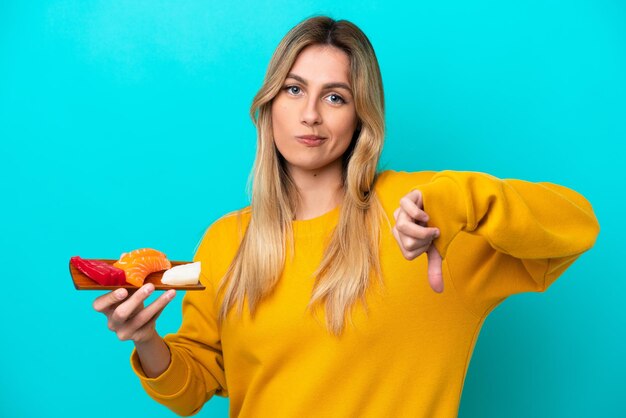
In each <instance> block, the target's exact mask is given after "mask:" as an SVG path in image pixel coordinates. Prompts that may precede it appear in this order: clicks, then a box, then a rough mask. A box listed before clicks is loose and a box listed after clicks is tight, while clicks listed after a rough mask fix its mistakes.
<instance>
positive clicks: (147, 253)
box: [119, 248, 167, 263]
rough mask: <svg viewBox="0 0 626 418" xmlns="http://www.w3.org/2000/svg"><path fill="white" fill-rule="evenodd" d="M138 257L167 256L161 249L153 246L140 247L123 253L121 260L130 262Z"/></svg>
mask: <svg viewBox="0 0 626 418" xmlns="http://www.w3.org/2000/svg"><path fill="white" fill-rule="evenodd" d="M137 257H162V258H167V256H166V255H165V254H164V253H162V252H161V251H159V250H155V249H153V248H139V249H138V250H133V251H130V252H127V253H123V254H122V255H121V256H120V259H119V262H120V263H124V262H128V261H130V260H131V259H134V258H137Z"/></svg>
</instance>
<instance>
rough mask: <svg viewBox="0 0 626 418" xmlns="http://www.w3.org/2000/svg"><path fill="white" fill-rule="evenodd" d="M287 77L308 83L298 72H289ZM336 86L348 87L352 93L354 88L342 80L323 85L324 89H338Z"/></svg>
mask: <svg viewBox="0 0 626 418" xmlns="http://www.w3.org/2000/svg"><path fill="white" fill-rule="evenodd" d="M287 78H293V79H294V80H298V81H299V82H301V83H302V84H304V85H305V86H306V85H307V84H308V83H307V82H306V80H305V79H304V78H302V77H300V76H299V75H297V74H294V73H289V74H288V75H287ZM336 88H341V89H346V90H348V91H349V92H350V94H352V89H351V88H350V86H349V85H348V84H346V83H341V82H333V83H326V84H324V85H323V86H322V89H324V90H327V89H336Z"/></svg>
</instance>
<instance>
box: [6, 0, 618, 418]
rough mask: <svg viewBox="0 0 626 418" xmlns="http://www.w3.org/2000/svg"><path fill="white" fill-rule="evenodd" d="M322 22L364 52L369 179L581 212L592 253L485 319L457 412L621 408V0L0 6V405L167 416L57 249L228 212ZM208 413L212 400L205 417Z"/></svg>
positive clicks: (104, 249) (170, 229) (216, 410)
mask: <svg viewBox="0 0 626 418" xmlns="http://www.w3.org/2000/svg"><path fill="white" fill-rule="evenodd" d="M320 13H323V14H330V15H331V16H332V17H335V18H347V19H349V20H352V21H354V22H355V23H356V24H358V25H359V26H361V27H362V29H363V30H364V31H365V32H366V33H367V34H368V36H369V37H370V39H371V41H372V43H373V45H374V47H375V49H376V51H377V54H378V58H379V61H380V65H381V68H382V72H383V78H384V84H385V89H386V99H387V123H388V135H387V143H386V149H385V152H384V155H383V160H382V165H383V166H384V167H385V168H394V169H404V170H423V169H429V170H441V169H455V170H476V171H486V172H489V173H491V174H494V175H496V176H499V177H505V178H510V177H515V178H523V179H528V180H533V181H540V180H542V181H552V182H556V183H560V184H563V185H565V186H569V187H572V188H574V189H576V190H578V191H579V192H581V193H583V194H584V195H585V196H587V197H588V199H589V200H590V201H591V202H592V204H593V206H594V208H595V211H596V213H597V215H598V217H599V219H600V223H601V227H602V231H601V234H600V237H599V239H598V241H597V244H596V246H595V248H593V249H592V250H591V251H590V252H589V253H587V254H585V255H584V256H582V257H581V258H580V260H579V261H578V262H577V263H576V264H574V266H573V267H571V268H570V270H568V271H567V272H566V273H565V274H564V276H563V277H562V278H561V279H560V280H558V281H557V282H556V283H555V284H554V285H553V286H552V287H551V288H550V289H549V290H548V291H547V292H546V293H544V294H525V295H519V296H515V297H512V298H511V299H509V300H508V301H507V302H505V303H504V304H503V305H501V306H500V307H498V308H497V309H496V310H495V311H494V312H493V313H492V314H491V316H490V317H489V318H488V319H487V321H486V322H485V325H484V327H483V331H482V334H481V337H480V339H479V341H478V344H477V345H476V350H475V353H474V357H473V360H472V362H471V365H470V368H469V371H468V376H467V380H466V384H465V390H464V393H463V398H462V402H461V409H460V416H461V417H464V418H469V417H503V416H507V417H530V416H532V417H592V416H593V417H623V416H626V407H625V406H624V403H623V397H622V396H623V394H624V392H626V391H625V389H626V383H624V376H626V355H625V354H626V343H625V335H624V334H625V329H626V327H625V325H626V314H625V311H624V308H623V306H624V303H623V295H624V293H625V290H626V285H625V283H624V276H625V274H624V267H623V265H622V264H621V263H620V262H623V261H624V258H625V257H624V256H625V255H626V252H625V251H624V245H623V240H622V239H621V238H622V237H623V232H624V227H623V225H624V221H623V213H624V209H623V208H624V204H625V202H626V200H625V199H624V177H625V176H624V174H623V172H622V169H623V167H624V165H625V164H624V163H625V162H626V161H625V158H624V153H623V150H622V144H623V143H624V141H625V140H626V122H625V118H626V103H625V99H624V98H625V97H626V6H625V3H624V2H623V1H619V0H613V1H610V0H578V1H566V0H563V1H549V2H546V1H540V0H530V1H524V2H501V1H488V0H476V1H463V0H457V1H453V0H447V1H439V2H422V1H417V2H410V3H409V2H393V1H368V0H364V1H359V2H354V3H352V4H346V5H343V4H342V2H339V1H336V0H333V1H297V2H287V1H271V2H269V1H258V0H257V1H239V2H226V1H221V2H218V1H156V0H149V1H148V0H146V1H112V0H111V1H82V0H76V1H69V0H68V1H28V2H20V1H17V0H13V1H3V2H0V141H1V146H0V193H1V194H0V196H2V204H1V205H0V213H1V216H0V227H1V231H0V254H1V257H2V267H3V273H2V276H3V280H4V283H5V284H4V286H3V290H4V297H3V300H2V302H1V303H0V321H1V323H0V324H1V332H2V337H1V338H2V340H1V344H0V370H1V372H0V416H2V417H11V418H12V417H58V416H67V417H79V416H80V417H82V416H90V417H93V418H97V417H109V416H112V414H114V415H115V416H121V417H132V416H150V417H168V416H172V414H171V413H170V412H169V411H168V410H166V409H165V408H163V407H162V406H160V405H158V404H156V403H155V402H153V401H152V400H150V399H149V398H148V397H147V396H146V395H145V393H144V392H143V391H142V389H141V387H140V385H139V383H138V381H137V379H136V378H135V377H134V376H133V375H132V373H131V370H130V367H129V362H128V356H129V354H130V351H131V348H132V343H129V342H124V343H122V342H119V341H117V338H116V337H115V335H114V334H112V333H110V332H109V331H108V330H107V327H106V323H105V320H104V317H102V316H100V315H99V314H96V313H95V312H94V311H92V309H91V303H92V300H93V298H95V297H96V296H97V295H98V294H99V293H98V292H77V291H75V290H74V288H73V286H72V283H71V280H70V276H69V274H68V268H67V263H68V259H69V257H70V256H72V255H76V254H80V255H82V256H84V257H102V258H117V257H118V256H119V254H120V253H121V252H123V251H127V250H129V249H133V248H138V247H145V246H150V247H156V248H159V249H161V250H163V251H165V252H166V253H167V254H168V255H169V256H170V258H172V259H178V260H186V259H191V257H192V255H193V252H194V249H195V247H196V245H197V243H198V241H199V239H200V238H201V236H202V234H203V232H204V229H205V228H206V227H207V226H208V225H209V224H210V223H211V222H212V221H214V220H215V219H216V218H218V217H219V216H220V215H222V214H224V213H226V212H228V211H231V210H234V209H236V208H239V207H241V206H244V205H246V204H247V199H248V197H247V193H246V181H247V176H248V172H249V170H250V168H251V164H252V161H253V156H254V149H255V131H254V128H253V126H252V124H251V122H250V120H249V117H248V107H249V104H250V102H251V99H252V97H253V95H254V94H255V92H256V90H257V89H258V88H259V86H260V85H261V81H262V79H263V75H264V72H265V68H266V65H267V63H268V62H269V59H270V56H271V53H272V51H273V49H274V47H275V46H276V45H277V43H278V41H279V40H280V38H281V37H282V36H283V35H284V34H285V33H286V31H287V30H288V29H289V28H291V27H292V26H293V25H295V24H296V23H297V22H299V21H300V20H302V19H303V18H306V17H309V16H311V15H313V14H320ZM181 298H182V294H181V295H179V296H178V297H177V299H176V300H175V301H174V302H173V303H172V304H171V306H170V307H169V308H168V309H167V311H166V312H164V314H163V315H162V316H161V318H160V322H159V324H158V329H159V331H160V332H161V333H163V334H165V333H167V332H173V331H175V330H176V329H177V328H178V325H179V323H180V302H181ZM398 402H402V399H401V397H399V398H398ZM227 410H228V401H227V400H225V399H222V398H214V399H213V400H212V401H211V402H210V403H209V404H207V405H206V406H205V408H204V409H203V411H202V412H201V413H200V416H203V417H226V416H227ZM312 414H313V415H314V412H312Z"/></svg>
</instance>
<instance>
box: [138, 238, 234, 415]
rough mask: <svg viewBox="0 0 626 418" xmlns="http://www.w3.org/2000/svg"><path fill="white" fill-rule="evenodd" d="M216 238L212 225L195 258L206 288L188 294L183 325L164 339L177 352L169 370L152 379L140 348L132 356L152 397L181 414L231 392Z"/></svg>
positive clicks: (174, 352)
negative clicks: (214, 257) (214, 266)
mask: <svg viewBox="0 0 626 418" xmlns="http://www.w3.org/2000/svg"><path fill="white" fill-rule="evenodd" d="M212 241H213V237H212V231H211V229H210V228H209V230H208V231H207V233H205V236H204V237H203V240H202V242H201V243H200V246H199V248H198V250H197V251H196V255H195V256H194V261H201V262H202V264H201V277H200V280H201V282H202V283H203V284H204V285H205V287H206V289H205V290H203V291H189V292H187V293H186V294H185V296H184V298H183V302H182V310H183V313H182V317H183V320H182V324H181V327H180V329H179V330H178V332H177V333H175V334H169V335H166V336H165V338H164V340H165V343H166V344H167V346H168V348H169V350H170V353H171V362H170V364H169V366H168V368H167V370H166V371H165V372H163V373H162V374H161V375H160V376H158V377H156V378H148V377H147V376H146V375H145V374H144V372H143V370H142V368H141V363H140V361H139V358H138V356H137V353H136V351H135V350H133V354H132V356H131V365H132V368H133V370H134V372H135V373H136V374H137V376H138V377H139V379H140V381H141V384H142V386H143V387H144V389H145V390H146V392H147V393H148V395H150V397H152V398H153V399H154V400H156V401H157V402H159V403H161V404H163V405H165V406H167V407H168V408H170V409H171V410H172V411H174V412H175V413H177V414H179V415H193V414H195V413H197V412H198V411H199V410H200V409H201V408H202V406H203V405H204V404H205V403H206V402H207V401H208V400H209V399H210V398H211V397H212V396H213V395H215V394H216V395H219V396H224V397H227V396H228V389H227V386H226V377H225V372H224V361H223V356H222V347H221V338H220V328H219V326H218V321H217V312H218V311H217V309H218V306H217V304H216V298H215V294H216V292H215V286H214V284H213V280H212V279H213V277H212V273H211V264H210V259H209V258H210V252H211V251H210V248H209V247H210V245H211V242H212Z"/></svg>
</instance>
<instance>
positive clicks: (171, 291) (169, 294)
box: [167, 290, 176, 299]
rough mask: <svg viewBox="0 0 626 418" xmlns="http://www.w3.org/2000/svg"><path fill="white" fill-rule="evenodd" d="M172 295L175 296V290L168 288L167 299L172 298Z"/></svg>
mask: <svg viewBox="0 0 626 418" xmlns="http://www.w3.org/2000/svg"><path fill="white" fill-rule="evenodd" d="M174 296H176V291H175V290H168V291H167V298H168V299H174Z"/></svg>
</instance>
